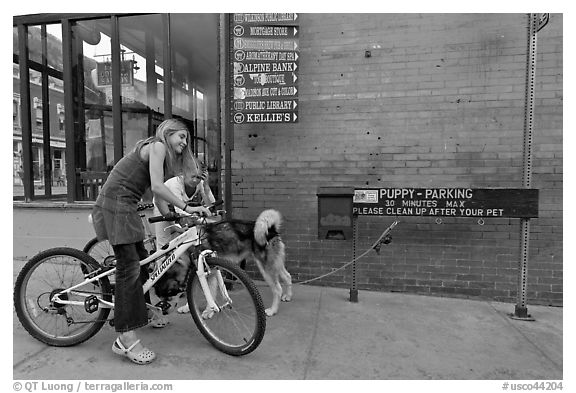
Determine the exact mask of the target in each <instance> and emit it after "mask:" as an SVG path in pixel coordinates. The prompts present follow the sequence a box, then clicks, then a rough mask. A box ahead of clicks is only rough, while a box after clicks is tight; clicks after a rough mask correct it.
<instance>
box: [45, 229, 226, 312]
mask: <svg viewBox="0 0 576 393" xmlns="http://www.w3.org/2000/svg"><path fill="white" fill-rule="evenodd" d="M200 243H201V240H200V236H199V235H198V229H197V228H196V225H195V226H192V227H190V228H188V229H187V230H186V231H185V232H184V233H182V234H180V235H178V236H177V237H176V238H174V239H172V240H171V241H170V243H168V245H166V246H164V247H163V248H161V249H158V250H157V251H156V252H154V253H153V254H152V255H150V256H149V257H147V258H145V259H143V260H142V261H140V266H144V265H146V264H148V263H151V262H153V261H156V260H158V259H160V258H162V257H163V256H167V257H166V258H165V259H164V260H163V261H162V263H160V265H159V266H156V269H155V270H154V271H153V272H152V274H150V277H149V278H148V280H146V282H145V283H144V284H143V285H142V289H143V292H144V293H146V292H148V291H149V290H150V288H152V286H153V285H154V284H155V283H156V282H157V281H158V280H159V279H160V277H162V276H163V275H164V273H166V271H168V269H170V268H171V267H172V266H173V265H174V263H176V261H177V260H178V258H180V257H181V256H182V255H183V254H184V253H185V252H186V251H188V249H190V248H191V247H193V246H194V247H195V246H199V245H200ZM209 255H210V256H212V255H213V256H215V255H216V253H215V252H214V251H211V250H204V251H202V252H201V253H200V256H199V257H198V262H197V269H196V274H197V275H198V278H199V280H200V285H201V287H202V290H203V292H204V296H205V297H206V301H207V304H208V307H207V309H209V310H210V311H213V312H218V311H219V310H220V308H219V307H218V306H217V305H216V302H215V301H214V297H213V296H212V291H211V290H210V286H209V284H208V280H207V276H208V275H209V274H210V268H209V266H208V265H207V264H206V260H205V259H206V256H209ZM115 273H116V268H113V269H110V270H107V271H105V272H103V273H100V274H98V275H96V276H94V277H91V278H88V279H85V280H84V281H82V282H81V283H79V284H76V285H73V286H72V287H70V288H67V289H65V290H63V291H61V292H59V293H58V294H56V295H54V297H53V299H52V300H53V301H54V302H58V303H59V304H69V305H77V306H82V305H84V302H79V301H70V300H62V299H61V298H60V296H61V295H64V294H67V293H74V294H75V295H79V296H84V297H85V298H88V297H89V296H91V295H88V294H85V293H83V292H79V291H76V289H78V288H80V287H82V286H83V285H86V284H89V283H91V282H94V281H97V280H99V279H100V278H102V277H107V276H110V275H112V274H115ZM215 283H217V285H218V287H219V289H220V291H221V293H222V296H223V297H224V299H225V300H226V302H227V303H226V304H224V306H226V305H228V304H230V303H231V302H232V301H231V299H230V297H229V296H228V292H227V290H226V286H225V284H224V280H223V278H222V275H221V273H220V271H216V282H215ZM98 302H99V303H100V304H101V305H102V307H106V308H114V303H113V302H109V301H106V300H104V299H100V298H98Z"/></svg>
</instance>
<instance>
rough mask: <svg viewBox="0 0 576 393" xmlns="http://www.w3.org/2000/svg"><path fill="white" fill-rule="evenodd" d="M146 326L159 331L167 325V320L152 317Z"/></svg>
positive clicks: (160, 317)
mask: <svg viewBox="0 0 576 393" xmlns="http://www.w3.org/2000/svg"><path fill="white" fill-rule="evenodd" d="M148 324H149V325H150V326H152V327H153V328H157V329H160V328H163V327H166V326H167V325H168V319H166V318H164V317H163V316H159V315H154V316H153V317H151V318H148Z"/></svg>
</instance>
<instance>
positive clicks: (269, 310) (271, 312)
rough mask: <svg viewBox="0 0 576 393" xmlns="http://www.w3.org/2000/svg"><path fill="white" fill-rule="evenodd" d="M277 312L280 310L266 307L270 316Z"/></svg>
mask: <svg viewBox="0 0 576 393" xmlns="http://www.w3.org/2000/svg"><path fill="white" fill-rule="evenodd" d="M277 312H278V310H272V309H271V308H267V309H266V315H268V316H269V317H271V316H272V315H274V314H276V313H277Z"/></svg>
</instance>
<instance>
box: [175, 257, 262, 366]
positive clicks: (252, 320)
mask: <svg viewBox="0 0 576 393" xmlns="http://www.w3.org/2000/svg"><path fill="white" fill-rule="evenodd" d="M206 262H207V263H208V265H209V266H210V268H211V273H210V275H209V276H208V277H207V279H208V281H209V282H210V281H211V280H213V279H215V272H216V271H220V272H221V274H222V277H223V279H224V282H225V284H226V288H227V292H228V296H229V297H230V299H231V300H232V302H231V303H230V304H227V303H228V302H227V301H226V300H225V299H224V297H223V296H222V294H221V293H220V291H219V290H217V289H216V290H213V291H211V292H213V293H212V295H213V297H214V300H215V301H216V304H217V305H218V307H219V308H220V311H219V312H216V313H214V315H212V316H211V318H207V319H205V318H203V317H202V313H203V312H204V310H205V309H206V306H207V302H206V298H205V296H204V292H203V290H202V287H201V285H200V280H199V278H198V276H197V275H196V274H195V273H194V272H191V274H190V275H189V277H188V286H187V290H186V292H187V297H188V306H189V307H190V314H192V318H193V319H194V323H195V324H196V326H197V327H198V329H199V330H200V332H201V333H202V335H203V336H204V337H205V338H206V339H207V340H208V341H209V342H210V343H211V344H212V345H213V346H214V347H216V348H217V349H218V350H220V351H222V352H224V353H226V354H228V355H233V356H242V355H246V354H248V353H250V352H252V351H254V350H255V349H256V348H257V347H258V345H260V342H262V339H263V338H264V331H265V330H266V313H265V311H264V304H263V302H262V298H261V297H260V293H259V292H258V289H257V288H256V285H254V283H253V282H252V280H250V278H249V277H248V275H247V274H246V273H245V272H244V271H243V270H241V269H240V268H239V267H238V266H236V265H235V264H232V263H231V262H229V261H227V260H225V259H221V258H210V257H208V258H206Z"/></svg>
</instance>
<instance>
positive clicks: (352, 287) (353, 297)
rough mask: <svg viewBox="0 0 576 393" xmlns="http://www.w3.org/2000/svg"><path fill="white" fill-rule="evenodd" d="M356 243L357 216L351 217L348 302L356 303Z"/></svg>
mask: <svg viewBox="0 0 576 393" xmlns="http://www.w3.org/2000/svg"><path fill="white" fill-rule="evenodd" d="M357 242H358V216H357V215H353V216H352V260H353V262H352V283H351V285H350V301H351V302H353V303H358V288H357V286H356V244H357Z"/></svg>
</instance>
